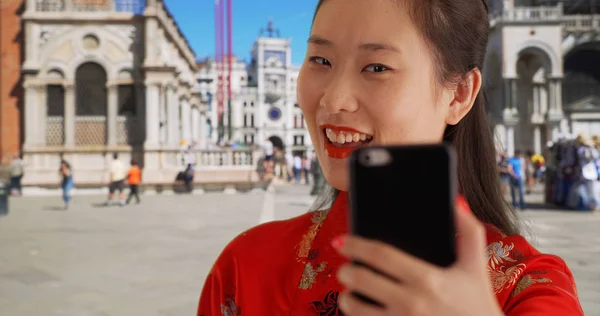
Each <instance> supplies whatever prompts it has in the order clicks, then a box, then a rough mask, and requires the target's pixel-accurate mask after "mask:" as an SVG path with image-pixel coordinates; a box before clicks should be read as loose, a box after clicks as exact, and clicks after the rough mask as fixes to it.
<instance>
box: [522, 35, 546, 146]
mask: <svg viewBox="0 0 600 316" xmlns="http://www.w3.org/2000/svg"><path fill="white" fill-rule="evenodd" d="M552 66H553V62H552V57H551V56H549V55H548V53H547V52H546V51H545V50H543V49H540V48H539V47H527V48H524V49H523V50H521V51H520V52H519V57H518V59H517V65H516V70H517V76H518V78H517V82H516V84H515V86H516V92H515V93H516V102H517V103H516V105H515V106H516V107H517V109H518V113H519V124H517V126H515V131H514V139H515V142H514V149H515V150H516V149H520V150H523V151H527V150H532V151H534V152H537V153H540V152H541V151H542V150H543V144H545V143H546V139H547V135H546V134H547V133H546V131H545V127H544V126H545V125H544V124H545V118H544V117H545V114H546V113H547V112H548V110H549V102H548V100H549V96H548V91H549V89H548V84H549V81H548V80H547V78H548V77H549V76H551V74H552V71H553V69H552Z"/></svg>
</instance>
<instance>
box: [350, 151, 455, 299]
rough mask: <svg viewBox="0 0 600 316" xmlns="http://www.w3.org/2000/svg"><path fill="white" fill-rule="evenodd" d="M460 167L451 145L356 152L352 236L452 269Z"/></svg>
mask: <svg viewBox="0 0 600 316" xmlns="http://www.w3.org/2000/svg"><path fill="white" fill-rule="evenodd" d="M456 164H457V162H456V152H455V150H454V148H453V147H452V146H451V145H449V144H435V145H406V146H394V147H364V148H360V149H358V150H356V151H354V152H353V153H352V155H351V159H350V192H349V193H350V221H349V223H350V232H351V233H352V234H353V235H357V236H361V237H364V238H368V239H376V240H380V241H383V242H386V243H388V244H391V245H393V246H395V247H397V248H399V249H401V250H403V251H405V252H407V253H409V254H411V255H413V256H416V257H418V258H421V259H423V260H425V261H428V262H430V263H432V264H435V265H438V266H441V267H447V266H450V265H452V264H453V263H454V262H455V260H456V248H455V236H456V232H455V223H454V203H455V199H456V194H457V191H458V180H457V176H456V168H457V166H456ZM355 263H356V264H361V263H360V262H355ZM354 294H355V295H357V296H358V297H360V298H361V299H363V300H365V301H367V302H369V303H372V304H377V305H380V304H379V303H377V302H375V301H373V300H371V299H369V298H367V297H364V296H363V295H361V294H360V293H354Z"/></svg>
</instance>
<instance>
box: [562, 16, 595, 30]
mask: <svg viewBox="0 0 600 316" xmlns="http://www.w3.org/2000/svg"><path fill="white" fill-rule="evenodd" d="M563 25H564V29H565V32H567V33H573V32H590V31H593V30H598V29H599V28H600V14H587V15H565V16H563Z"/></svg>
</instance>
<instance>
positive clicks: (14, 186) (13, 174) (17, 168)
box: [9, 154, 25, 196]
mask: <svg viewBox="0 0 600 316" xmlns="http://www.w3.org/2000/svg"><path fill="white" fill-rule="evenodd" d="M24 174H25V166H24V164H23V157H22V155H21V154H19V155H15V156H14V158H13V161H12V162H11V163H10V190H9V192H10V193H11V195H12V194H14V195H19V196H21V195H23V187H22V186H21V180H22V179H23V175H24Z"/></svg>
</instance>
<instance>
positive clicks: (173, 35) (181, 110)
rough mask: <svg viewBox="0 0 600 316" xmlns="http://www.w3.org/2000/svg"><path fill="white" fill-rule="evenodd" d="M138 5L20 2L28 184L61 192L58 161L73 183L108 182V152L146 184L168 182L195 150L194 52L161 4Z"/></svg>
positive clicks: (199, 110)
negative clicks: (184, 149)
mask: <svg viewBox="0 0 600 316" xmlns="http://www.w3.org/2000/svg"><path fill="white" fill-rule="evenodd" d="M145 2H146V3H145V5H142V4H143V3H144V1H136V0H105V1H83V0H27V2H26V6H25V11H24V13H23V16H22V17H23V20H24V26H25V29H24V31H25V32H24V36H25V38H24V42H25V43H24V44H25V45H24V46H25V47H24V53H25V54H24V56H25V60H24V62H23V65H22V78H23V89H24V98H23V104H24V127H23V130H24V141H23V146H22V151H23V153H24V156H25V160H26V161H27V163H28V170H27V172H26V175H25V178H24V179H23V181H24V183H25V184H26V185H27V184H31V185H45V184H51V183H58V175H57V168H58V164H59V161H60V159H61V156H62V157H64V159H67V160H68V161H69V162H70V163H71V164H72V166H73V169H74V174H75V177H76V183H78V184H80V185H83V184H85V183H89V184H90V185H93V184H98V183H106V181H107V180H108V179H107V176H108V174H107V168H108V165H109V163H110V161H111V159H112V158H111V157H112V153H113V152H118V153H119V154H120V159H122V160H123V161H126V162H129V160H130V159H131V158H134V159H136V160H138V161H139V162H140V163H142V164H143V166H144V167H145V168H144V180H145V181H146V182H165V181H166V182H171V181H172V180H173V179H174V176H175V175H176V174H177V171H178V170H179V168H181V164H182V162H181V160H180V159H179V158H178V157H180V155H181V153H180V148H181V145H182V144H186V145H187V144H192V143H193V142H194V141H199V138H200V136H201V135H200V134H199V133H193V131H194V130H198V129H197V127H196V126H193V124H194V122H193V121H192V117H193V115H192V112H193V113H194V115H196V116H200V117H202V116H204V115H205V113H204V112H205V110H204V106H203V104H202V103H201V100H200V95H199V91H196V90H194V87H195V86H196V78H195V74H196V71H197V67H196V61H195V56H194V53H193V52H192V50H191V48H190V47H189V44H188V43H187V41H186V39H185V37H184V36H183V35H182V33H181V31H180V30H179V28H178V26H177V24H176V23H175V21H174V19H173V18H172V16H171V15H170V14H169V13H168V11H167V10H166V8H165V6H164V3H163V1H162V0H146V1H145ZM200 121H202V120H197V122H200ZM163 135H164V137H162V136H163Z"/></svg>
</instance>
